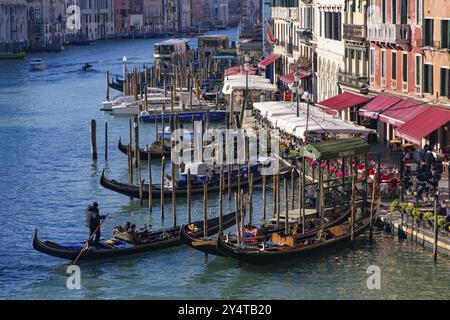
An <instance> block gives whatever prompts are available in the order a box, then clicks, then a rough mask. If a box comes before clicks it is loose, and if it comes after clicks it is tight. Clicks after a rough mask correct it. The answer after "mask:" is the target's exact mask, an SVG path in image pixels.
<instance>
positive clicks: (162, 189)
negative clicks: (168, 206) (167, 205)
mask: <svg viewBox="0 0 450 320" xmlns="http://www.w3.org/2000/svg"><path fill="white" fill-rule="evenodd" d="M165 162H166V157H165V156H163V157H162V158H161V187H160V189H161V192H160V197H161V220H162V221H164V171H165Z"/></svg>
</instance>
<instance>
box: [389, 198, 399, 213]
mask: <svg viewBox="0 0 450 320" xmlns="http://www.w3.org/2000/svg"><path fill="white" fill-rule="evenodd" d="M400 204H401V202H400V200H399V199H395V200H394V201H392V202H391V206H390V212H391V213H394V212H395V211H398V210H399V208H400Z"/></svg>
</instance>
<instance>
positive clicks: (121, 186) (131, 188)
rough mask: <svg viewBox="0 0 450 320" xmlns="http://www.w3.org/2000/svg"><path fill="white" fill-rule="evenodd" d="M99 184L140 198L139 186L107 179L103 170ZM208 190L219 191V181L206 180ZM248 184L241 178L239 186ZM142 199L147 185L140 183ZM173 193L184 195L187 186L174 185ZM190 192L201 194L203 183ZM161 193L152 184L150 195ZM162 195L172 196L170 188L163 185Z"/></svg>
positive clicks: (244, 186)
mask: <svg viewBox="0 0 450 320" xmlns="http://www.w3.org/2000/svg"><path fill="white" fill-rule="evenodd" d="M261 180H262V176H258V177H254V178H253V183H254V184H256V183H259V182H260V181H261ZM100 184H101V185H102V186H103V187H105V188H106V189H109V190H112V191H115V192H118V193H120V194H123V195H125V196H128V197H130V198H136V199H139V198H140V196H139V195H140V193H139V186H138V185H134V184H128V183H121V182H117V181H115V180H109V179H108V178H106V177H105V170H103V173H102V176H101V178H100ZM208 184H209V185H208V192H219V183H218V181H216V182H208ZM237 186H238V183H237V181H232V183H231V189H232V190H235V189H236V188H237ZM247 186H248V179H244V178H242V181H241V188H246V187H247ZM142 191H143V192H142V199H145V200H147V199H148V198H149V196H148V193H149V185H148V184H143V185H142ZM175 193H176V195H177V196H186V195H187V188H186V186H185V185H184V186H182V187H176V188H175ZM191 193H192V194H203V184H202V183H201V184H200V183H197V184H192V187H191ZM160 195H161V185H160V184H152V197H153V198H154V199H155V198H158V197H159V196H160ZM164 197H165V198H171V197H172V188H170V187H164Z"/></svg>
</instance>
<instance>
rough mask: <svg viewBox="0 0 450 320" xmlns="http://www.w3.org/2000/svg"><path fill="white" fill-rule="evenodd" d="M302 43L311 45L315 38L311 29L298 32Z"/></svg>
mask: <svg viewBox="0 0 450 320" xmlns="http://www.w3.org/2000/svg"><path fill="white" fill-rule="evenodd" d="M297 34H298V36H299V38H300V41H302V42H304V43H309V42H310V41H311V40H312V38H313V33H312V31H311V29H300V30H298V31H297Z"/></svg>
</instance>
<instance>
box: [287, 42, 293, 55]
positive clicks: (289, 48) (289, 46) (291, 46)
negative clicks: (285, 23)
mask: <svg viewBox="0 0 450 320" xmlns="http://www.w3.org/2000/svg"><path fill="white" fill-rule="evenodd" d="M286 53H287V54H289V55H292V53H293V45H292V43H286Z"/></svg>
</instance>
